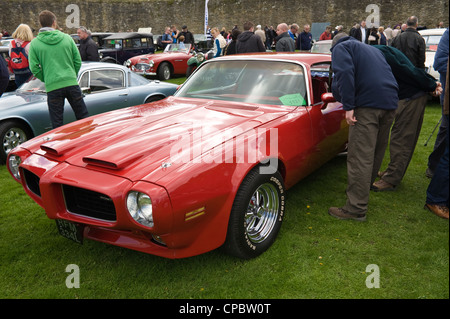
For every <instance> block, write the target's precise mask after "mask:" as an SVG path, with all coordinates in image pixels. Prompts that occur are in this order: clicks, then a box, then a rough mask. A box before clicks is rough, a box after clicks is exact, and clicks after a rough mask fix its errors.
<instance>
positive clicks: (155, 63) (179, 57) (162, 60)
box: [125, 43, 193, 81]
mask: <svg viewBox="0 0 450 319" xmlns="http://www.w3.org/2000/svg"><path fill="white" fill-rule="evenodd" d="M192 55H193V53H192V46H191V45H190V44H180V43H172V44H169V45H167V46H166V48H165V49H164V52H162V53H156V54H144V55H138V56H135V57H132V58H130V59H128V60H127V61H126V62H125V65H126V66H127V67H128V68H130V69H131V71H133V72H135V73H138V74H141V75H145V76H157V77H158V78H159V79H160V80H163V81H167V80H169V79H170V78H171V77H172V76H174V75H182V76H185V75H186V70H187V68H188V65H187V61H188V60H189V58H191V57H192Z"/></svg>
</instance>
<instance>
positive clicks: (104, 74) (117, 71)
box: [0, 62, 177, 164]
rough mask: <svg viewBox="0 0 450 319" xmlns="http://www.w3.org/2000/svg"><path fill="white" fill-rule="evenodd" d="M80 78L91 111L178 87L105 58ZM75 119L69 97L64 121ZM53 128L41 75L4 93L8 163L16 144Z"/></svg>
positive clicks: (1, 106) (1, 126)
mask: <svg viewBox="0 0 450 319" xmlns="http://www.w3.org/2000/svg"><path fill="white" fill-rule="evenodd" d="M78 79H79V80H78V81H79V83H80V86H81V89H82V90H83V93H84V95H85V97H84V101H85V103H86V106H87V108H88V111H89V114H90V115H94V114H98V113H102V112H106V111H111V110H115V109H119V108H123V107H128V106H132V105H137V104H142V103H148V102H153V101H157V100H161V99H163V98H165V97H167V96H169V95H172V94H173V93H175V91H176V89H177V86H176V85H175V84H171V83H160V82H159V81H158V82H155V81H149V80H147V79H145V78H143V77H142V76H138V75H136V74H134V73H132V72H131V71H130V70H128V69H127V68H125V67H124V66H122V65H116V64H111V63H102V62H84V63H83V65H82V67H81V69H80V72H79V75H78ZM74 120H75V115H74V113H73V111H72V109H71V107H70V105H69V103H68V102H67V101H66V105H65V110H64V122H65V123H69V122H72V121H74ZM50 129H51V122H50V116H49V114H48V106H47V94H46V92H45V85H44V83H42V82H41V81H40V80H39V79H37V78H35V77H32V78H31V79H30V80H29V81H28V82H26V83H24V84H22V85H21V86H20V87H19V88H18V89H17V90H16V91H14V92H8V93H4V94H3V96H2V97H1V98H0V141H1V145H2V148H1V149H0V163H2V164H3V163H5V160H6V155H7V154H8V153H9V152H10V151H11V150H12V149H13V148H14V147H16V146H17V145H19V144H20V143H23V142H25V141H26V140H28V139H30V138H32V137H35V136H38V135H39V134H42V133H44V132H46V131H48V130H50Z"/></svg>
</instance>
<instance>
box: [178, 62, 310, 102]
mask: <svg viewBox="0 0 450 319" xmlns="http://www.w3.org/2000/svg"><path fill="white" fill-rule="evenodd" d="M308 77H309V73H308V72H307V68H306V67H305V65H304V64H303V63H301V62H300V61H293V60H280V59H265V60H261V59H254V58H248V59H246V58H240V59H239V58H237V59H233V60H229V59H215V60H210V61H207V62H205V63H204V64H203V65H202V66H201V67H200V68H199V69H197V70H196V71H195V72H194V73H193V74H192V75H191V77H190V78H189V79H188V80H187V81H186V82H185V83H184V84H183V85H182V86H181V88H180V89H179V90H178V91H177V92H176V93H175V96H176V97H185V98H200V99H208V100H220V101H228V102H238V103H246V104H247V103H250V104H258V105H261V104H262V105H272V106H290V107H292V106H294V107H298V106H308V105H310V103H311V99H310V96H309V92H310V88H309V79H308Z"/></svg>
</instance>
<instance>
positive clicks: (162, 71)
mask: <svg viewBox="0 0 450 319" xmlns="http://www.w3.org/2000/svg"><path fill="white" fill-rule="evenodd" d="M171 76H172V72H171V71H170V65H169V63H167V62H163V63H161V65H160V66H159V68H158V79H160V80H161V81H167V80H169V79H170V77H171Z"/></svg>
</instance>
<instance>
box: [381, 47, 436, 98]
mask: <svg viewBox="0 0 450 319" xmlns="http://www.w3.org/2000/svg"><path fill="white" fill-rule="evenodd" d="M374 47H375V48H377V49H379V50H381V52H382V53H383V55H384V57H385V58H386V61H387V63H388V64H389V65H390V66H391V69H392V73H393V74H394V77H395V79H396V80H397V83H398V87H399V92H398V95H399V99H400V100H403V99H407V98H413V97H414V96H416V95H417V94H418V93H420V92H433V91H434V90H435V89H436V85H437V84H436V79H435V78H433V76H431V75H430V74H428V73H427V72H426V71H425V70H424V69H421V68H418V67H415V66H414V64H413V63H412V62H411V61H410V60H409V58H408V57H407V56H406V55H405V54H403V52H402V51H400V50H398V49H396V48H394V47H391V46H386V45H374Z"/></svg>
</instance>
